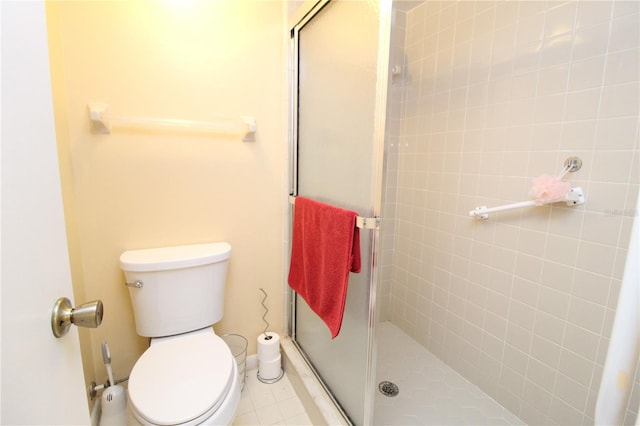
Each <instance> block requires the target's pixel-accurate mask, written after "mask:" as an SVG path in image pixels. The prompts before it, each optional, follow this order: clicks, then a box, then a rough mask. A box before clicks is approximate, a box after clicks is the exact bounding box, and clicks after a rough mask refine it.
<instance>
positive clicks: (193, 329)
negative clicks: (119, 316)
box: [120, 243, 241, 426]
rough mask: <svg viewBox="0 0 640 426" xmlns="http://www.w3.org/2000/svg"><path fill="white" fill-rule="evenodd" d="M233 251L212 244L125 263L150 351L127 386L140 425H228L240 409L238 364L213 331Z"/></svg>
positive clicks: (129, 256)
mask: <svg viewBox="0 0 640 426" xmlns="http://www.w3.org/2000/svg"><path fill="white" fill-rule="evenodd" d="M230 256H231V246H229V244H227V243H208V244H196V245H189V246H177V247H163V248H158V249H143V250H133V251H126V252H124V253H123V254H122V256H120V266H121V268H122V269H123V270H124V272H125V277H126V285H127V286H128V288H129V294H130V296H131V300H132V304H133V310H134V315H135V320H136V331H137V332H138V334H139V335H141V336H145V337H150V338H151V343H150V345H149V348H148V349H147V350H146V351H145V352H144V353H143V354H142V355H141V356H140V358H139V359H138V360H137V362H136V363H135V365H134V367H133V369H132V371H131V374H130V376H129V383H128V410H129V413H128V419H129V423H130V424H139V425H181V426H182V425H184V426H187V425H214V424H215V425H229V424H231V423H232V421H233V419H234V417H235V413H236V410H237V408H238V404H239V402H240V391H241V389H240V381H239V378H238V368H237V365H236V362H235V358H234V357H233V354H232V353H231V350H230V349H229V347H228V346H227V344H226V343H225V342H224V340H222V338H220V337H219V336H217V335H216V334H215V332H214V330H213V327H212V325H213V324H214V323H216V322H218V321H219V320H220V319H221V318H222V314H223V300H224V286H225V279H226V272H227V263H228V259H229V258H230Z"/></svg>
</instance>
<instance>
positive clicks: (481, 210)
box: [469, 187, 584, 219]
mask: <svg viewBox="0 0 640 426" xmlns="http://www.w3.org/2000/svg"><path fill="white" fill-rule="evenodd" d="M563 201H564V202H565V203H566V204H567V205H568V206H577V205H578V204H584V193H583V192H582V188H580V187H575V188H571V190H570V191H569V193H567V195H566V196H565V197H564V199H563V200H557V201H553V202H552V203H559V202H563ZM552 203H545V204H552ZM536 205H537V204H536V202H535V201H533V200H530V201H521V202H519V203H513V204H505V205H503V206H498V207H487V206H480V207H476V208H475V209H473V210H471V211H470V212H469V216H472V217H476V218H478V219H488V218H489V213H495V212H501V211H505V210H513V209H520V208H523V207H533V206H536Z"/></svg>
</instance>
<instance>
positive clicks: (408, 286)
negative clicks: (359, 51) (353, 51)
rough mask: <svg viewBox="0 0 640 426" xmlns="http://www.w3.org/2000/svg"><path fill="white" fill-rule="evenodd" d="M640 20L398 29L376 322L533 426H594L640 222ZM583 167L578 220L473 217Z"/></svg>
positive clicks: (559, 17) (595, 10)
mask: <svg viewBox="0 0 640 426" xmlns="http://www.w3.org/2000/svg"><path fill="white" fill-rule="evenodd" d="M638 11H639V10H638V3H637V2H615V3H614V2H436V1H433V2H431V1H429V2H425V3H424V4H422V5H421V6H419V7H417V8H414V9H412V10H411V11H410V12H408V13H407V14H406V15H404V14H403V13H400V14H399V15H398V18H397V21H396V22H397V23H398V24H399V25H400V26H401V27H402V28H404V29H406V38H405V39H404V41H405V43H404V44H402V45H398V46H397V47H398V49H399V51H396V52H394V53H395V54H396V56H395V58H396V60H398V61H399V62H398V63H399V64H401V65H404V67H405V71H404V72H405V73H404V75H403V76H402V78H400V79H398V80H396V81H394V82H393V84H394V85H395V87H393V86H392V90H395V91H396V92H397V90H398V86H400V87H402V97H401V100H400V101H399V104H398V105H397V107H398V108H401V113H402V114H401V117H402V121H401V123H400V125H399V126H398V132H397V133H396V135H395V137H393V136H392V137H390V138H389V146H388V155H389V158H388V163H389V165H390V171H389V182H390V187H389V188H388V192H387V199H386V201H387V206H388V208H387V210H386V211H385V217H388V218H389V217H392V216H393V215H394V214H395V222H394V223H393V226H394V230H395V238H389V239H385V240H384V243H385V245H384V249H385V252H384V253H386V254H388V253H392V254H393V256H394V258H393V262H390V261H388V260H387V259H386V258H383V261H385V265H393V266H391V268H390V269H391V270H390V271H389V269H387V271H386V272H385V273H384V274H383V277H385V278H387V282H386V284H387V285H386V286H385V287H383V289H384V291H386V292H387V294H389V295H390V296H389V299H388V300H389V302H390V304H389V305H387V306H386V307H383V308H384V309H382V311H383V313H385V314H386V317H383V318H387V319H388V318H390V319H391V320H392V321H393V322H395V323H396V324H397V325H399V326H401V327H402V328H403V329H404V330H405V331H406V332H407V333H409V334H410V335H412V336H413V337H414V338H416V339H417V340H418V341H420V342H422V343H423V344H424V345H425V346H427V347H428V348H429V349H430V350H431V351H433V352H434V353H436V354H437V355H438V356H439V357H441V358H442V359H443V360H445V361H446V362H447V363H449V364H450V365H452V366H453V367H455V368H456V369H457V370H459V371H460V372H462V373H463V374H464V376H465V377H467V378H468V379H469V380H471V381H472V382H474V383H476V384H478V385H479V386H481V387H482V388H483V389H484V390H485V391H486V392H488V393H489V394H490V395H492V396H493V397H494V398H496V399H497V400H498V401H499V402H501V403H502V404H503V405H505V406H506V407H507V408H509V409H510V410H511V411H512V412H514V413H515V414H517V415H519V416H521V418H522V419H523V420H524V421H525V422H527V423H528V424H588V423H593V410H594V405H595V400H596V396H597V391H598V387H599V383H600V376H601V373H602V365H603V363H604V359H605V355H606V349H607V346H608V339H609V336H610V330H611V326H612V321H613V317H614V312H615V307H616V302H617V295H618V291H619V286H620V280H621V277H622V273H623V266H624V261H625V256H626V248H627V246H628V242H629V241H628V239H629V232H630V229H631V223H632V219H633V216H634V215H636V214H637V212H635V211H634V210H635V205H636V199H637V196H638V183H639V174H640V172H639V168H638V162H639V157H638V125H639V119H638V117H639V115H638V113H639V111H638V108H639V102H638V96H639V95H638V93H639V89H640V87H639V84H640V83H639V80H640V78H639V72H638V69H639V66H638V51H639V46H638V40H639V39H640V37H639V34H638V21H639V15H638ZM396 100H397V98H396ZM573 155H577V156H579V157H580V158H581V159H582V160H583V166H582V169H581V170H580V171H579V172H577V173H573V174H570V175H569V176H568V179H569V180H570V181H571V182H572V183H573V184H574V185H576V186H582V187H583V189H584V191H585V194H586V203H585V204H584V205H582V206H579V207H574V208H569V207H566V206H565V207H563V206H561V205H559V206H554V207H553V208H551V207H539V208H532V209H528V210H517V211H512V212H503V213H494V214H491V215H490V218H489V220H488V221H486V222H480V221H477V220H475V219H472V218H470V217H469V216H468V212H469V211H470V210H472V209H473V208H474V207H476V206H479V205H487V206H495V205H500V204H505V203H512V202H518V201H524V200H526V199H528V191H529V188H530V187H531V181H532V179H533V178H534V177H536V176H539V175H541V174H543V173H548V174H557V173H558V172H559V171H560V170H561V168H562V164H563V162H564V159H565V158H567V157H569V156H573ZM394 209H395V212H394ZM387 258H388V256H387ZM636 406H637V402H636Z"/></svg>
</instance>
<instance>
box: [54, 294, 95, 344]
mask: <svg viewBox="0 0 640 426" xmlns="http://www.w3.org/2000/svg"><path fill="white" fill-rule="evenodd" d="M103 314H104V306H103V305H102V301H100V300H93V301H91V302H87V303H84V304H82V305H80V306H78V307H77V308H75V309H74V308H73V306H71V301H70V300H69V299H67V298H66V297H61V298H60V299H58V300H57V301H56V303H55V304H54V305H53V310H52V312H51V331H53V335H54V336H56V337H58V338H59V337H62V336H64V335H65V334H67V332H68V331H69V327H71V324H75V325H77V326H78V327H89V328H97V327H98V326H99V325H100V324H101V323H102V316H103Z"/></svg>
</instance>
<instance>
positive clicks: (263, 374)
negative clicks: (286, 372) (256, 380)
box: [258, 354, 282, 380]
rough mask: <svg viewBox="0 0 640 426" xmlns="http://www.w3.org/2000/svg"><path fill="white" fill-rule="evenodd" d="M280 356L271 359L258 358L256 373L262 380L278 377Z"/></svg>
mask: <svg viewBox="0 0 640 426" xmlns="http://www.w3.org/2000/svg"><path fill="white" fill-rule="evenodd" d="M281 360H282V359H281V356H280V354H278V356H277V357H276V358H275V359H273V360H271V361H261V360H258V374H259V375H260V378H261V379H263V380H273V379H277V378H278V377H280V374H281V372H282V371H281Z"/></svg>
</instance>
